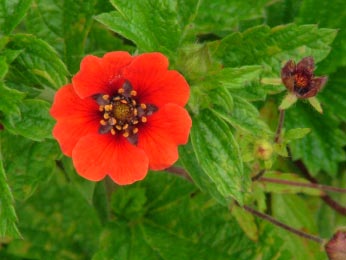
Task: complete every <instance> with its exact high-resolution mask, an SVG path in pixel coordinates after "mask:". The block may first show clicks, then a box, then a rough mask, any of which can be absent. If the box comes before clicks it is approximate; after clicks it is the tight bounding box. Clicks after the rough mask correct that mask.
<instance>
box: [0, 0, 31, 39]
mask: <svg viewBox="0 0 346 260" xmlns="http://www.w3.org/2000/svg"><path fill="white" fill-rule="evenodd" d="M31 2H32V0H2V1H1V4H0V36H1V35H2V34H4V35H8V34H10V33H11V32H12V31H13V29H14V28H15V27H16V26H17V25H18V24H19V23H20V21H21V20H22V19H23V18H24V16H25V14H26V12H27V10H28V9H29V7H30V4H31Z"/></svg>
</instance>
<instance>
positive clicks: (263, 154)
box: [254, 140, 273, 161]
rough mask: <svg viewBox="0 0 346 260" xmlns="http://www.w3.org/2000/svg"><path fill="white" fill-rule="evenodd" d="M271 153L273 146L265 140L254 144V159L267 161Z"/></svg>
mask: <svg viewBox="0 0 346 260" xmlns="http://www.w3.org/2000/svg"><path fill="white" fill-rule="evenodd" d="M272 153H273V146H272V144H271V143H270V142H268V141H267V140H260V141H258V142H256V143H255V147H254V154H255V157H256V158H258V159H261V160H264V161H266V160H269V159H270V158H271V156H272Z"/></svg>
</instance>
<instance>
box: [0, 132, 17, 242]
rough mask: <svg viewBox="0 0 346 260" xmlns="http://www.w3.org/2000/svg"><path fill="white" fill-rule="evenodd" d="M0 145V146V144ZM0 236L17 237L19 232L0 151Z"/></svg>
mask: <svg viewBox="0 0 346 260" xmlns="http://www.w3.org/2000/svg"><path fill="white" fill-rule="evenodd" d="M0 141H1V139H0ZM0 147H1V146H0ZM0 190H1V192H0V238H4V237H11V238H19V237H20V233H19V230H18V228H17V225H16V223H17V221H18V219H17V215H16V211H15V209H14V200H13V196H12V193H11V190H10V187H9V185H8V184H7V180H6V175H5V170H4V167H3V163H2V156H1V153H0Z"/></svg>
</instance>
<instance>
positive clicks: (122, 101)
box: [120, 99, 128, 104]
mask: <svg viewBox="0 0 346 260" xmlns="http://www.w3.org/2000/svg"><path fill="white" fill-rule="evenodd" d="M120 102H121V103H123V104H128V103H127V101H126V100H125V99H122V100H120Z"/></svg>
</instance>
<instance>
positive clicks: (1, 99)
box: [0, 82, 25, 121]
mask: <svg viewBox="0 0 346 260" xmlns="http://www.w3.org/2000/svg"><path fill="white" fill-rule="evenodd" d="M24 96H25V94H24V93H22V92H19V91H17V90H14V89H10V88H8V87H6V86H5V85H4V83H2V82H0V111H1V112H3V113H5V114H7V115H8V116H9V115H10V114H19V113H20V110H19V108H18V105H19V103H20V101H21V100H22V99H23V98H24ZM1 120H2V116H0V121H1Z"/></svg>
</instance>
